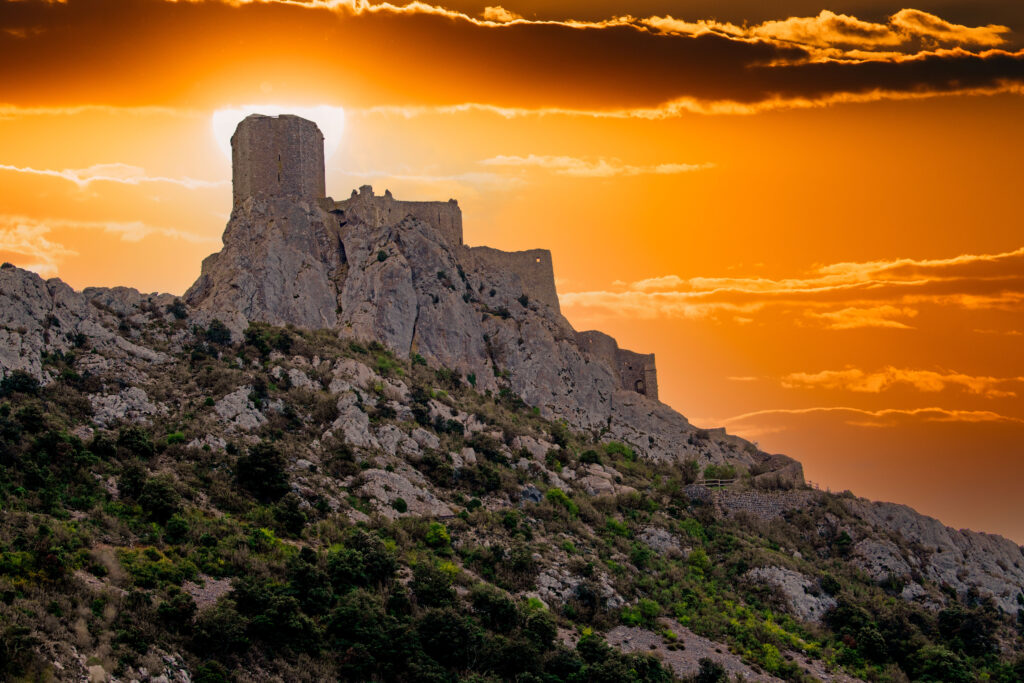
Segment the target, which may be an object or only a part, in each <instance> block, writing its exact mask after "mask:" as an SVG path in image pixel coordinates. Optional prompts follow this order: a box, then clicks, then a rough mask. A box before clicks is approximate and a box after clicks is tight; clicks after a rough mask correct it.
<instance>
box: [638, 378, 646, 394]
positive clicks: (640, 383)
mask: <svg viewBox="0 0 1024 683" xmlns="http://www.w3.org/2000/svg"><path fill="white" fill-rule="evenodd" d="M636 393H638V394H646V393H647V387H645V386H644V381H643V380H642V379H638V380H637V381H636Z"/></svg>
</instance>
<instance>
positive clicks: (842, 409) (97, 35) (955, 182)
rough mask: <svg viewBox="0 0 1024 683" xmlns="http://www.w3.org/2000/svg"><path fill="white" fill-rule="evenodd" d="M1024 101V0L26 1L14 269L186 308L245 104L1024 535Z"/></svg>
mask: <svg viewBox="0 0 1024 683" xmlns="http://www.w3.org/2000/svg"><path fill="white" fill-rule="evenodd" d="M492 1H494V0H492ZM908 1H909V0H908ZM1022 94H1024V3H1021V2H1019V1H1018V0H928V1H925V0H920V1H917V0H915V2H914V4H913V5H912V6H911V7H906V6H904V5H902V4H893V3H892V2H889V1H887V0H840V1H838V2H834V3H830V4H828V5H825V4H822V3H821V2H815V1H813V0H782V1H781V2H770V3H767V2H762V1H758V2H755V1H753V0H738V1H734V2H723V1H721V0H687V1H683V0H634V1H633V2H629V3H626V2H622V1H621V0H619V1H618V2H613V1H612V0H596V1H594V0H592V1H588V2H569V1H567V0H563V1H555V2H539V1H537V0H508V1H507V2H503V5H502V6H500V7H499V6H488V5H487V4H486V3H483V2H472V1H470V0H452V1H451V2H447V3H446V4H444V5H443V6H441V5H431V4H423V3H414V4H410V5H405V4H402V0H396V4H378V3H376V2H370V1H368V0H225V1H223V2H219V1H216V0H191V1H185V0H182V1H179V2H172V1H169V0H65V1H58V0H50V1H43V0H18V1H13V2H12V1H10V0H0V260H4V261H10V262H12V263H14V264H16V265H18V266H21V267H24V268H30V269H32V270H35V271H37V272H39V273H40V274H41V275H43V276H45V277H60V278H62V279H63V280H65V281H66V282H68V283H69V284H71V285H72V286H74V287H76V288H82V287H85V286H90V285H107V286H111V285H128V286H131V287H136V288H138V289H141V290H143V291H168V292H173V293H178V294H180V293H183V292H184V291H185V289H186V288H187V287H188V286H189V285H190V284H191V283H192V281H193V280H194V279H195V278H196V277H197V276H198V274H199V267H200V261H201V259H202V258H203V257H204V256H206V255H207V254H209V253H211V252H213V251H216V250H218V249H219V248H220V235H221V232H222V230H223V228H224V224H225V222H226V221H227V218H228V213H229V211H230V207H231V187H230V177H231V169H230V164H229V161H228V158H227V157H226V156H225V155H224V153H223V152H222V151H221V146H222V145H223V144H224V137H225V136H226V135H228V134H229V133H230V128H231V126H232V125H233V119H232V116H233V115H232V114H231V113H229V112H227V111H226V110H235V109H239V108H243V107H245V106H246V105H262V106H264V107H268V106H277V107H281V108H283V110H285V111H294V112H295V113H299V114H300V115H302V114H304V113H308V114H307V115H309V116H314V117H315V118H316V119H317V120H318V122H319V123H320V125H321V127H322V128H325V129H327V128H330V129H331V131H334V132H332V133H330V134H329V135H328V139H329V143H330V144H329V145H328V147H329V149H328V150H327V151H328V153H329V154H330V157H329V159H328V161H327V188H328V192H329V193H330V194H332V195H333V196H334V197H336V198H341V197H345V196H347V195H348V194H349V193H350V191H351V190H352V188H354V187H357V186H359V185H362V184H364V183H369V184H372V185H374V186H375V188H376V190H377V191H378V192H380V193H383V191H384V189H385V188H388V189H391V190H392V192H393V193H394V194H395V196H396V197H398V198H400V199H441V200H444V199H447V198H449V197H456V198H458V199H459V202H460V205H461V206H462V209H463V214H464V222H465V235H466V241H467V243H469V244H474V245H479V244H487V245H491V246H495V247H498V248H502V249H508V250H515V249H526V248H534V247H546V248H549V249H551V250H552V252H553V256H554V263H555V273H556V277H557V282H558V289H559V293H560V295H561V300H562V306H563V312H564V313H565V314H566V316H567V317H568V318H569V320H570V321H571V322H572V323H573V324H574V326H575V327H576V328H577V329H591V328H598V329H602V330H605V331H607V332H609V333H610V334H612V335H614V336H616V337H617V338H618V339H619V342H620V344H621V345H622V346H624V347H627V348H631V349H634V350H637V351H645V352H646V351H654V352H656V353H657V357H658V368H659V383H660V388H661V397H662V400H664V401H665V402H666V403H668V404H670V405H671V406H673V407H675V408H676V409H678V410H679V411H680V412H682V413H683V414H684V415H686V416H687V417H688V418H690V420H691V421H692V422H694V423H695V424H697V425H699V426H702V427H714V426H722V425H724V426H726V427H727V429H728V430H729V431H730V432H733V433H737V434H740V435H742V436H744V437H747V438H750V439H752V440H755V441H757V442H759V444H760V446H761V447H762V448H763V449H765V450H769V451H773V452H784V453H787V454H789V455H792V456H794V457H796V458H798V459H799V460H801V461H802V462H803V463H804V467H805V471H806V475H807V477H808V479H810V480H812V481H815V482H818V483H819V484H820V485H821V486H822V487H823V488H824V487H826V486H827V487H830V488H832V489H833V490H841V489H847V488H848V489H851V490H852V491H853V492H854V493H856V494H858V495H862V496H867V497H871V498H875V499H883V500H893V501H898V502H902V503H907V504H909V505H912V506H913V507H915V508H917V509H918V510H920V511H922V512H925V513H927V514H931V515H934V516H936V517H938V518H939V519H941V520H943V521H944V522H946V523H947V524H950V525H953V526H957V527H971V528H974V529H977V530H982V531H990V532H997V533H1001V534H1005V535H1008V536H1010V537H1011V538H1013V539H1015V540H1016V541H1017V542H1024V496H1022V495H1021V494H1020V491H1021V486H1022V482H1024V401H1022V398H1021V395H1022V393H1024V353H1022V352H1021V350H1022V346H1024V315H1022V311H1024V218H1022V206H1024V199H1022V195H1024V97H1022ZM311 107H319V108H318V109H316V110H311V109H309V108H311ZM217 112H221V114H220V115H219V117H218V119H217V120H218V121H219V122H220V126H219V127H217V128H215V126H214V125H213V121H214V115H215V114H216V113H217ZM225 121H227V123H226V124H225V123H224V122H225ZM225 125H226V126H227V128H226V129H225ZM337 131H340V134H338V133H337ZM218 136H219V138H220V139H219V140H218Z"/></svg>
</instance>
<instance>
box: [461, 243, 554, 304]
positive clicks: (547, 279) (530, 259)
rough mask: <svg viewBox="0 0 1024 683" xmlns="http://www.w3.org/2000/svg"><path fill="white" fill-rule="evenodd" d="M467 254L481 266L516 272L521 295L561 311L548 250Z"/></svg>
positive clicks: (472, 251) (471, 250) (480, 249)
mask: <svg viewBox="0 0 1024 683" xmlns="http://www.w3.org/2000/svg"><path fill="white" fill-rule="evenodd" d="M467 251H468V253H469V256H470V258H472V259H474V260H475V261H476V262H477V263H478V264H480V265H483V266H485V267H489V268H494V269H504V270H507V271H510V272H512V273H515V274H516V275H518V276H519V279H520V281H522V283H523V293H524V294H526V295H527V296H528V297H529V298H531V299H536V300H537V301H543V302H544V303H546V304H547V305H548V306H550V307H551V308H553V309H555V310H556V311H558V312H561V308H560V307H559V305H558V292H557V291H556V290H555V269H554V266H553V264H552V263H551V252H550V251H548V250H547V249H529V250H527V251H501V250H500V249H492V248H491V247H469V248H468V249H467Z"/></svg>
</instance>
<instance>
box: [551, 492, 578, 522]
mask: <svg viewBox="0 0 1024 683" xmlns="http://www.w3.org/2000/svg"><path fill="white" fill-rule="evenodd" d="M544 497H545V498H546V499H547V500H548V501H550V502H552V503H554V504H555V505H560V506H562V507H564V508H565V509H566V510H568V511H569V514H570V515H571V516H573V517H576V516H578V515H579V514H580V508H579V506H578V505H576V503H574V502H573V501H572V499H571V498H569V496H567V495H565V491H563V490H562V489H559V488H555V487H551V488H549V489H548V490H547V492H546V493H545V494H544Z"/></svg>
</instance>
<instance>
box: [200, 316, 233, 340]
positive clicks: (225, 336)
mask: <svg viewBox="0 0 1024 683" xmlns="http://www.w3.org/2000/svg"><path fill="white" fill-rule="evenodd" d="M204 336H205V337H206V341H208V342H210V343H211V344H217V345H219V346H227V345H228V344H230V343H231V330H229V329H228V326H227V325H225V324H224V323H222V322H221V321H220V320H218V319H217V318H214V319H213V320H211V321H210V325H209V326H208V327H207V328H206V333H205V334H204Z"/></svg>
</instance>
